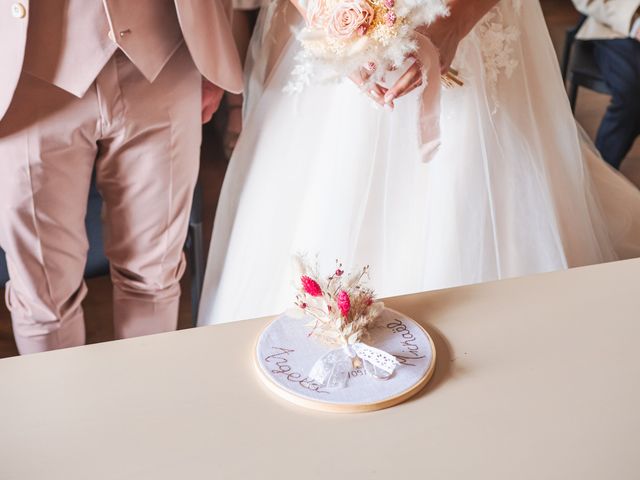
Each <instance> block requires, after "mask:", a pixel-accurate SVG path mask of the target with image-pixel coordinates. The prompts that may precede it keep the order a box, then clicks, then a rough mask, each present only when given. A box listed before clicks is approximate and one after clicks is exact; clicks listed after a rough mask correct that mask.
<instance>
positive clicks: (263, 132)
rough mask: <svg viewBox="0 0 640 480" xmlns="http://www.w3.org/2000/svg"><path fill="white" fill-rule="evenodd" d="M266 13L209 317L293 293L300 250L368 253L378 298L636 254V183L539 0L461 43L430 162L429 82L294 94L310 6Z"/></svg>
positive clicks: (344, 257)
mask: <svg viewBox="0 0 640 480" xmlns="http://www.w3.org/2000/svg"><path fill="white" fill-rule="evenodd" d="M260 21H261V26H260V27H259V29H258V31H257V33H256V35H255V36H254V39H253V45H252V47H251V51H252V53H251V55H252V56H253V59H254V61H253V63H251V65H252V68H251V71H250V81H249V83H248V86H249V92H248V104H247V107H246V121H245V127H244V131H243V134H242V136H241V138H240V140H239V142H238V145H237V147H236V150H235V152H234V155H233V157H232V159H231V162H230V165H229V169H228V173H227V177H226V179H225V183H224V187H223V190H222V194H221V198H220V202H219V206H218V211H217V215H216V221H215V227H214V233H213V241H212V246H211V251H210V257H209V262H208V267H207V275H206V280H205V288H204V294H203V296H202V303H201V309H200V318H199V324H201V325H203V324H213V323H222V322H229V321H234V320H241V319H247V318H252V317H259V316H263V315H271V314H276V313H278V312H280V311H283V310H284V309H286V308H287V307H288V306H289V305H290V304H291V302H292V301H293V299H294V290H293V287H292V282H291V280H292V278H291V275H292V273H291V262H290V257H291V256H292V255H293V254H295V253H297V252H308V253H311V254H316V253H317V254H318V255H319V259H320V268H321V270H323V271H326V272H330V271H331V269H332V268H333V266H334V262H335V259H336V258H339V259H340V260H341V261H343V262H344V264H345V265H347V266H354V267H357V266H361V265H364V264H370V265H371V285H372V286H373V287H375V288H376V291H377V293H378V294H379V296H382V297H385V296H391V295H397V294H405V293H412V292H417V291H423V290H430V289H439V288H445V287H453V286H457V285H463V284H470V283H475V282H484V281H488V280H496V279H500V278H507V277H513V276H521V275H527V274H533V273H538V272H546V271H553V270H559V269H565V268H568V267H574V266H579V265H587V264H594V263H600V262H607V261H612V260H616V259H621V258H629V257H636V256H640V192H639V191H638V190H637V189H636V188H635V187H634V186H633V185H631V184H630V183H629V182H628V181H626V180H625V179H624V178H623V177H622V176H620V175H619V174H617V173H616V172H614V171H613V170H612V169H610V168H609V167H608V166H607V165H606V164H605V163H604V162H603V161H602V160H601V158H600V157H599V156H598V154H597V153H596V151H595V148H594V147H593V146H592V144H591V143H590V142H589V141H588V139H587V138H586V136H585V135H584V134H583V132H582V130H581V129H580V128H579V127H578V126H577V125H576V122H575V121H574V119H573V116H572V113H571V110H570V107H569V103H568V100H567V96H566V93H565V90H564V86H563V83H562V79H561V76H560V73H559V69H558V66H557V58H556V55H555V52H554V50H553V47H552V44H551V41H550V38H549V34H548V31H547V28H546V25H545V23H544V18H543V15H542V11H541V9H540V5H539V2H536V1H527V2H521V1H520V0H502V1H501V2H500V3H499V4H498V6H497V7H496V8H494V9H493V10H492V11H491V12H490V13H489V14H488V15H487V16H486V17H485V18H484V19H483V20H482V21H481V22H480V23H479V24H478V25H477V26H476V28H475V29H474V30H473V32H472V33H471V34H470V35H469V36H468V37H467V38H466V39H465V40H464V41H463V42H462V44H461V45H460V49H459V51H458V54H457V57H456V59H455V62H454V66H455V67H456V68H457V69H458V70H460V72H461V76H462V78H463V79H464V81H465V86H464V87H461V88H455V89H451V90H446V91H444V92H443V96H442V101H441V111H442V117H441V130H442V132H441V140H442V147H441V149H440V151H439V152H438V154H437V155H436V157H435V158H434V159H433V160H431V161H430V162H428V163H426V164H425V163H423V162H421V161H420V152H419V145H418V138H419V135H418V126H417V124H416V122H415V118H416V116H417V108H418V99H419V94H420V92H414V93H412V94H410V95H409V96H407V97H406V98H403V99H400V100H399V101H397V104H396V108H395V111H393V112H390V111H387V110H384V109H379V108H376V107H375V106H374V105H373V104H372V102H371V100H370V99H368V98H367V97H365V96H364V95H363V94H362V93H361V92H359V91H358V88H357V87H355V86H354V85H353V84H352V83H351V82H350V81H348V80H345V81H344V82H342V83H339V84H332V85H320V86H309V87H307V88H306V89H305V90H304V91H302V92H301V93H299V94H297V95H288V94H284V93H283V92H282V90H283V88H284V87H285V86H286V84H287V83H288V81H289V80H290V75H291V71H292V69H293V67H294V65H295V62H294V56H295V54H296V52H297V51H298V49H299V48H300V47H299V46H298V44H297V43H296V41H295V39H292V38H291V35H290V30H291V28H292V26H295V25H296V24H297V22H300V21H301V20H300V18H299V16H298V15H297V14H295V13H294V12H293V9H292V7H290V6H289V4H288V2H281V3H276V4H273V5H271V6H270V7H269V8H267V9H264V11H263V12H262V14H261V20H260Z"/></svg>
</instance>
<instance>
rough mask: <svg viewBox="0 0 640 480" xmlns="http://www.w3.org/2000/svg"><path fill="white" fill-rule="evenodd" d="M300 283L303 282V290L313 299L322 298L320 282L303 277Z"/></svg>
mask: <svg viewBox="0 0 640 480" xmlns="http://www.w3.org/2000/svg"><path fill="white" fill-rule="evenodd" d="M300 281H301V282H302V288H303V289H304V291H305V292H307V293H308V294H309V295H311V296H312V297H320V296H322V289H321V288H320V285H318V282H316V281H315V280H314V279H313V278H311V277H307V276H306V275H303V276H302V277H300Z"/></svg>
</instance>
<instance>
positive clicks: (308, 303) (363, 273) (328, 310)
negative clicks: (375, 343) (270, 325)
mask: <svg viewBox="0 0 640 480" xmlns="http://www.w3.org/2000/svg"><path fill="white" fill-rule="evenodd" d="M295 262H296V267H297V268H296V269H297V285H296V286H297V290H298V293H297V295H296V302H295V304H296V307H297V308H298V309H299V311H300V312H301V313H303V314H304V315H305V316H307V317H310V318H312V319H313V320H312V322H311V323H310V324H309V326H310V327H311V333H310V334H309V336H315V337H317V338H318V339H319V340H321V341H323V342H324V343H327V344H328V345H331V346H334V347H338V348H336V349H334V350H331V351H330V352H329V353H327V354H326V355H324V356H322V357H321V358H320V359H318V361H317V362H316V363H315V364H314V366H313V367H312V369H311V371H310V372H309V377H310V378H311V379H313V380H315V381H316V382H318V383H319V384H320V385H325V386H327V387H329V388H342V387H344V386H345V385H346V383H347V380H348V377H349V372H350V371H352V370H353V369H354V368H356V369H357V368H362V369H364V371H365V372H366V373H367V374H368V375H370V376H372V377H376V378H381V379H386V378H389V377H390V376H391V375H392V374H393V371H394V370H395V367H396V365H397V364H398V362H397V360H396V358H395V357H394V356H393V355H390V354H388V353H386V352H384V351H382V350H379V349H377V348H374V347H371V346H369V345H367V344H365V343H363V339H364V338H365V336H366V333H367V331H368V329H369V328H371V327H372V326H373V324H374V322H375V321H376V320H377V318H378V317H379V316H380V314H381V313H382V311H383V310H384V304H383V303H382V302H379V301H376V300H375V295H374V292H373V290H371V289H370V288H368V287H366V286H365V285H364V280H365V279H366V278H367V277H368V271H369V267H364V268H363V269H361V270H359V271H357V272H355V273H350V274H347V273H345V271H344V270H343V269H342V264H340V263H338V264H337V267H336V270H335V271H334V272H333V273H332V274H331V275H329V276H328V277H324V278H322V277H320V276H319V275H318V273H317V268H316V266H315V265H312V264H310V263H309V262H308V261H307V260H306V258H305V257H302V256H298V257H296V259H295Z"/></svg>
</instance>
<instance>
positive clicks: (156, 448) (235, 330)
mask: <svg viewBox="0 0 640 480" xmlns="http://www.w3.org/2000/svg"><path fill="white" fill-rule="evenodd" d="M639 280H640V260H634V261H628V262H620V263H613V264H608V265H601V266H596V267H590V268H584V269H577V270H572V271H568V272H562V273H554V274H547V275H540V276H535V277H529V278H524V279H516V280H509V281H503V282H497V283H490V284H484V285H478V286H472V287H464V288H458V289H452V290H446V291H440V292H431V293H424V294H418V295H413V296H407V297H402V298H396V299H391V300H389V301H388V302H387V303H388V305H389V306H390V307H392V308H395V309H397V310H400V311H403V312H405V313H407V314H408V315H410V316H412V317H413V318H415V319H417V320H419V321H420V322H421V323H422V324H423V325H425V326H426V327H427V329H428V330H429V331H430V332H431V333H432V335H433V336H434V339H435V341H436V347H437V349H438V356H439V358H438V361H439V363H438V367H437V370H436V374H435V376H434V378H433V380H432V381H431V383H430V384H429V386H428V387H427V388H426V390H424V391H423V393H421V394H420V395H419V396H418V397H416V398H415V399H413V400H410V401H409V402H407V403H406V404H403V405H400V406H398V407H394V408H392V409H389V410H384V411H380V412H374V413H367V414H357V415H339V414H325V413H319V412H313V411H307V410H303V409H302V408H298V407H295V406H292V405H289V404H287V403H285V402H284V401H282V400H280V399H279V398H277V397H276V396H274V395H273V394H271V393H270V392H269V391H267V390H266V388H265V387H264V386H263V385H262V383H261V382H260V381H259V380H258V379H257V377H256V373H255V371H254V367H253V364H252V358H253V357H252V355H253V347H254V342H255V340H256V336H257V335H258V333H259V332H260V330H261V329H262V328H263V327H264V325H265V324H266V322H267V320H264V319H262V320H255V321H248V322H242V323H237V324H230V325H223V326H217V327H208V328H201V329H194V330H187V331H180V332H175V333H169V334H163V335H157V336H152V337H146V338H139V339H133V340H126V341H120V342H112V343H104V344H99V345H92V346H88V347H81V348H77V349H69V350H65V351H57V352H50V353H45V354H39V355H32V356H27V357H22V358H9V359H5V360H0V479H2V480H14V479H20V480H23V479H29V480H40V479H42V480H55V479H64V480H71V479H83V480H85V479H91V480H99V479H110V480H115V479H136V480H142V479H154V480H161V479H171V480H176V479H201V478H202V479H205V478H206V479H216V480H234V479H242V480H265V479H274V480H276V479H277V480H293V479H302V480H315V479H323V480H326V479H331V478H334V479H362V480H377V479H385V480H388V479H407V480H409V479H411V480H415V479H438V480H443V479H465V480H480V479H491V480H496V479H504V480H516V479H517V480H521V479H535V480H541V479H558V480H573V479H580V480H587V479H594V480H595V479H597V480H603V479H616V480H622V479H629V480H631V479H633V480H637V479H638V478H640V281H639Z"/></svg>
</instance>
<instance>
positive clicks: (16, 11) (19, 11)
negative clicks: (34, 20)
mask: <svg viewBox="0 0 640 480" xmlns="http://www.w3.org/2000/svg"><path fill="white" fill-rule="evenodd" d="M11 15H13V17H14V18H24V17H26V16H27V9H26V8H25V7H24V5H22V4H21V3H14V4H13V5H11Z"/></svg>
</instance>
